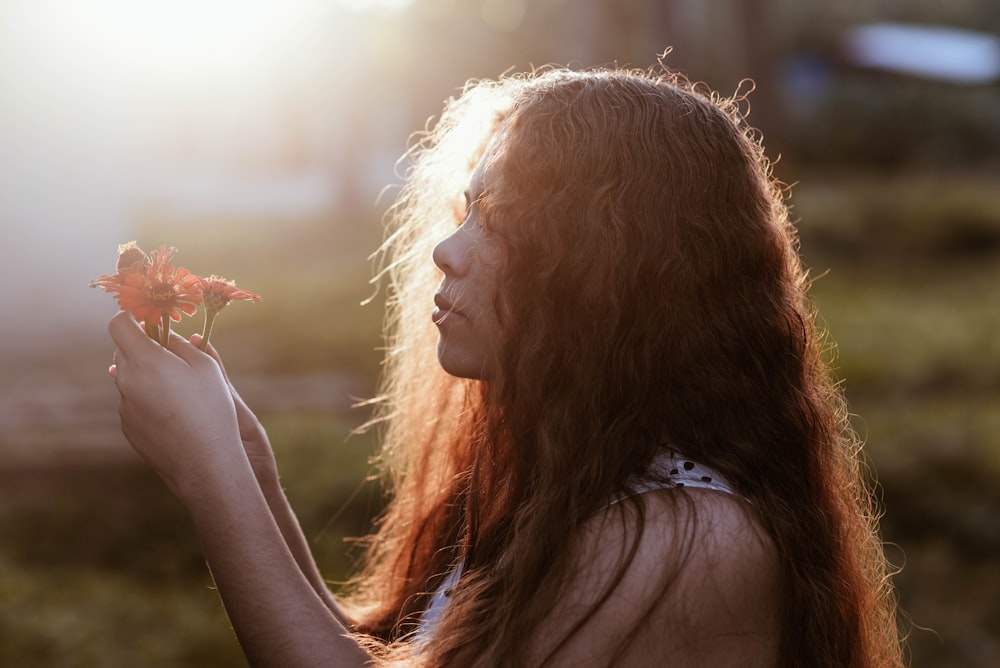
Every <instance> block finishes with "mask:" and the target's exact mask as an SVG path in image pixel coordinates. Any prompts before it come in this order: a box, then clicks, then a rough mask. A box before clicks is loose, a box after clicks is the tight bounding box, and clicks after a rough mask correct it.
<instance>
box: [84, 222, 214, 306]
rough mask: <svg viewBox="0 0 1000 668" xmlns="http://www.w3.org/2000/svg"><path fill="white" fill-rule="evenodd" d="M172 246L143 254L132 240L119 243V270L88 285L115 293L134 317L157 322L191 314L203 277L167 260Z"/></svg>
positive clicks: (199, 293)
mask: <svg viewBox="0 0 1000 668" xmlns="http://www.w3.org/2000/svg"><path fill="white" fill-rule="evenodd" d="M174 252H175V249H173V248H167V247H166V246H160V248H159V249H158V250H156V251H153V252H152V253H150V254H148V255H147V254H146V253H144V252H143V251H142V249H140V248H139V247H138V246H137V245H136V244H135V242H134V241H133V242H130V243H128V244H124V245H122V246H119V247H118V265H117V269H118V273H117V274H115V275H114V276H108V275H104V276H101V277H100V278H98V279H96V280H94V281H91V283H90V285H91V287H101V288H104V290H105V291H106V292H113V293H115V299H116V300H117V301H118V305H119V306H120V307H121V308H122V309H124V310H126V311H129V312H130V313H131V314H132V315H133V316H135V318H136V320H142V321H145V322H146V323H158V322H160V321H161V320H163V321H166V318H167V317H169V318H170V319H171V320H180V319H181V313H186V314H187V315H194V312H195V310H196V309H197V306H198V304H200V303H201V282H202V279H201V278H200V277H198V276H195V275H194V274H192V273H191V272H190V271H188V270H187V269H184V268H183V267H174V266H172V265H169V264H167V263H168V262H169V261H170V258H172V257H173V255H174Z"/></svg>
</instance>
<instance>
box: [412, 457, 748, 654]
mask: <svg viewBox="0 0 1000 668" xmlns="http://www.w3.org/2000/svg"><path fill="white" fill-rule="evenodd" d="M649 472H650V476H649V477H646V476H643V477H642V478H639V479H636V480H634V481H632V482H630V483H629V484H628V492H627V493H623V494H618V495H616V496H615V497H614V498H612V499H611V501H610V502H609V503H608V505H607V506H605V507H610V506H613V505H614V504H616V503H618V502H619V501H622V500H623V499H624V498H625V497H626V496H627V495H628V494H645V493H647V492H655V491H657V490H661V489H674V488H677V487H698V488H701V489H712V490H715V491H717V492H724V493H726V494H734V495H735V494H736V491H735V490H734V489H733V488H732V487H731V486H730V484H729V483H728V482H727V481H726V479H725V478H723V477H722V476H721V475H719V474H718V473H717V472H716V471H714V470H713V469H710V468H708V467H707V466H702V465H701V464H698V463H697V462H693V461H691V460H690V459H686V458H685V457H684V455H682V454H680V453H679V452H676V451H674V450H665V451H663V452H661V453H660V454H658V455H657V456H656V457H654V458H653V462H652V464H651V465H650V467H649ZM461 576H462V564H458V565H457V566H455V567H454V568H452V569H451V571H450V572H449V573H448V576H447V577H446V578H445V579H444V582H442V583H441V585H440V586H439V587H438V588H437V591H435V592H434V596H433V597H431V602H430V603H429V604H428V605H427V609H426V610H425V611H424V614H423V616H422V617H421V618H420V625H419V627H418V628H417V631H416V636H415V637H416V640H417V641H418V642H421V643H425V642H427V640H429V639H430V637H431V635H433V633H434V625H435V624H436V623H437V620H438V618H439V617H440V616H441V613H442V612H443V611H444V609H445V607H446V606H447V605H448V597H449V596H451V590H452V589H453V588H454V587H455V585H456V584H458V579H459V578H460V577H461Z"/></svg>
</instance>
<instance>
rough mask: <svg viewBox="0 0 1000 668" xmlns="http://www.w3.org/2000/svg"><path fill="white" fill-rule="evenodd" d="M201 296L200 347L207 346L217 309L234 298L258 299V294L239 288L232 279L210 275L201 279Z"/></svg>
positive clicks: (203, 348) (204, 348) (204, 347)
mask: <svg viewBox="0 0 1000 668" xmlns="http://www.w3.org/2000/svg"><path fill="white" fill-rule="evenodd" d="M201 296H202V298H203V299H204V300H205V328H204V329H203V330H202V333H201V349H202V350H206V349H207V348H208V339H209V337H211V336H212V325H214V324H215V316H217V315H219V311H221V310H222V309H224V308H225V307H226V306H228V305H229V302H231V301H232V300H234V299H245V300H247V301H255V302H259V301H260V296H259V295H255V294H254V293H252V292H250V291H249V290H240V289H239V288H237V287H236V284H235V283H233V282H232V281H229V280H226V279H225V278H222V277H221V276H216V275H214V274H213V275H211V276H209V277H208V278H203V279H201Z"/></svg>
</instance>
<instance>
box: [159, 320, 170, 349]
mask: <svg viewBox="0 0 1000 668" xmlns="http://www.w3.org/2000/svg"><path fill="white" fill-rule="evenodd" d="M161 321H162V322H163V324H162V325H161V326H160V345H161V346H163V347H164V348H166V347H167V346H168V345H170V315H169V314H167V313H164V314H163V317H162V318H161Z"/></svg>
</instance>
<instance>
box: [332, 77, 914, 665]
mask: <svg viewBox="0 0 1000 668" xmlns="http://www.w3.org/2000/svg"><path fill="white" fill-rule="evenodd" d="M493 137H495V138H496V141H495V142H494V146H495V147H496V148H495V149H494V150H493V151H492V153H491V161H492V163H493V165H492V168H493V169H494V170H495V172H494V173H495V174H496V179H495V184H496V185H494V186H493V187H491V188H490V189H488V190H487V192H485V193H484V194H483V196H482V198H481V199H480V200H479V205H480V207H481V209H480V212H481V213H480V216H481V219H482V220H483V221H484V226H485V228H486V233H487V234H491V235H493V236H494V238H495V239H496V240H497V241H498V243H499V245H500V247H501V248H502V249H503V252H504V258H505V262H504V270H503V271H502V272H501V278H500V281H499V284H498V286H497V296H496V307H497V310H498V313H499V315H500V320H501V323H502V328H503V331H502V332H501V334H502V335H501V337H500V339H501V340H502V341H503V344H502V345H501V346H500V348H499V349H498V350H497V351H496V355H497V360H498V364H497V365H496V368H497V369H498V371H497V373H496V377H495V378H491V380H490V382H489V383H485V382H481V381H469V380H460V379H457V378H452V377H450V376H448V375H446V374H445V373H444V372H443V371H442V370H441V369H440V368H439V367H438V365H437V363H436V358H435V341H436V332H435V331H434V329H433V325H432V323H431V320H430V316H429V304H430V297H431V295H432V294H433V291H434V287H435V285H436V283H437V282H438V280H439V278H440V276H439V275H438V274H437V272H436V270H435V269H434V267H433V265H432V263H431V261H430V255H431V248H432V247H433V244H434V243H435V242H436V241H437V240H439V239H441V238H443V237H444V236H446V235H447V234H448V232H449V231H450V230H451V229H453V228H454V226H455V224H456V223H455V220H456V217H455V215H454V212H453V209H454V207H456V206H458V202H459V201H460V196H461V193H462V191H463V190H464V188H465V187H466V185H467V182H468V178H469V174H470V172H471V170H472V167H473V165H474V164H475V163H476V162H477V160H478V159H479V158H480V156H481V155H482V154H483V152H484V150H485V147H486V144H487V142H488V141H489V140H490V139H491V138H493ZM411 157H412V158H413V160H414V166H413V170H412V173H411V174H410V178H409V179H408V183H407V185H406V187H405V188H404V190H403V191H402V193H401V196H400V198H399V200H398V202H397V205H396V207H395V208H394V210H393V213H394V216H393V222H394V227H393V231H392V234H391V235H390V236H389V238H388V240H387V243H386V246H385V251H386V252H385V255H384V256H383V257H384V258H385V263H386V264H385V267H384V270H385V272H386V273H387V274H388V275H389V277H390V282H391V289H392V292H391V294H390V300H389V301H390V304H389V320H388V325H389V353H388V355H387V359H386V372H385V378H384V386H383V392H382V395H381V398H380V401H381V402H382V403H381V409H382V413H381V417H382V418H383V419H384V424H385V431H384V438H385V447H384V450H383V453H382V462H383V464H384V479H385V480H386V481H387V482H388V485H389V489H390V492H391V494H392V497H391V502H390V504H389V506H388V509H387V510H386V512H385V514H384V515H383V516H382V517H381V518H380V520H379V524H378V526H377V530H376V533H375V534H374V535H373V536H372V537H371V542H370V548H369V551H368V555H367V561H366V563H365V567H364V569H363V570H362V572H361V573H360V574H359V576H358V577H357V578H356V580H355V581H354V582H353V587H352V588H351V590H350V591H351V596H350V598H349V599H348V607H349V609H350V610H351V614H353V615H354V618H355V619H356V620H357V623H358V630H359V631H360V632H363V633H368V634H372V636H375V637H378V638H380V639H381V640H382V641H388V642H389V645H388V646H389V647H391V648H392V651H391V652H387V653H386V654H385V656H386V657H387V660H388V657H397V658H398V657H406V658H407V660H408V661H413V662H420V663H425V664H428V665H494V664H497V663H504V664H505V665H518V664H519V663H520V662H522V661H523V660H524V658H525V657H524V656H522V655H521V654H520V653H519V652H520V650H519V649H518V647H519V645H521V643H520V642H519V641H520V639H522V638H524V637H525V634H527V633H530V630H531V628H532V626H533V625H534V624H536V623H537V622H538V620H539V619H541V618H542V617H544V615H545V614H546V613H547V612H548V611H549V609H550V608H551V606H552V600H551V597H552V596H553V595H554V592H557V591H558V586H556V587H555V588H553V585H552V583H559V582H561V578H563V577H564V576H565V575H566V570H567V569H568V568H569V566H568V557H567V555H566V554H564V553H565V551H566V550H565V549H564V548H565V546H566V545H567V544H569V543H570V538H571V537H572V536H573V534H574V532H575V531H576V530H577V529H578V528H579V527H580V525H581V524H582V523H583V522H584V521H585V520H586V519H587V518H588V517H589V516H591V515H592V514H593V513H594V512H595V511H597V510H599V509H600V508H601V507H603V506H604V505H605V504H606V503H607V500H608V499H609V498H611V496H613V495H614V494H615V493H619V492H621V491H622V490H623V489H624V488H625V487H626V483H627V481H628V480H629V479H630V477H633V476H635V475H641V474H642V473H643V472H644V471H646V470H647V468H648V467H649V465H650V462H651V461H652V459H653V457H654V456H655V455H656V454H657V452H658V451H660V450H661V449H662V448H663V447H664V444H669V445H670V447H673V448H675V449H678V450H680V451H682V452H683V453H684V454H685V455H686V456H687V457H689V458H691V459H693V460H696V461H698V462H700V463H702V464H704V465H707V466H709V467H711V468H714V469H715V470H717V471H718V472H720V473H721V474H723V476H724V477H725V478H726V479H727V480H728V481H730V483H731V484H732V485H733V486H734V487H735V489H736V491H737V492H738V493H739V494H740V495H742V496H744V497H745V498H747V499H748V500H749V501H750V502H751V510H750V512H751V514H752V516H753V517H754V518H755V520H756V521H757V522H758V523H759V524H760V526H761V527H763V529H764V530H765V531H766V533H767V534H768V535H769V536H770V538H771V540H772V541H773V544H774V546H775V547H776V550H777V554H778V558H779V561H780V565H781V569H782V579H783V583H784V586H783V590H782V592H781V600H782V611H781V612H782V615H783V633H782V637H781V645H780V658H781V663H782V665H787V666H801V665H808V666H830V667H833V666H837V667H838V668H842V667H845V666H856V667H859V668H860V667H868V666H897V665H900V664H901V663H902V659H901V652H900V645H899V640H898V634H897V631H896V625H895V618H894V610H895V607H894V597H893V593H892V589H891V586H890V584H889V581H888V574H887V569H886V562H885V559H884V556H883V552H882V548H881V543H880V541H879V539H878V534H877V520H876V513H875V508H874V506H873V503H872V500H871V495H870V492H869V489H868V488H867V487H866V485H865V482H864V480H863V477H862V475H861V471H860V468H859V466H860V464H859V444H858V442H857V439H856V437H855V436H854V434H853V432H852V431H851V429H850V427H849V424H848V421H847V415H846V411H845V407H844V401H843V398H842V396H841V394H840V392H839V391H838V389H837V387H836V385H835V383H834V382H833V381H832V379H831V378H830V375H829V372H828V369H827V366H826V364H825V363H824V360H823V352H824V345H825V342H824V339H823V337H822V336H821V333H820V331H819V329H818V328H817V325H816V323H815V320H814V313H813V311H812V307H811V305H810V302H809V300H808V298H807V295H806V291H807V279H806V273H805V271H804V270H803V267H802V264H801V262H800V260H799V256H798V252H797V251H798V249H797V237H796V234H795V231H794V229H793V227H792V226H791V224H790V223H789V221H788V215H787V209H786V206H785V204H784V198H783V192H782V190H781V188H780V187H779V186H778V184H777V183H776V182H775V181H774V179H773V178H772V176H771V173H770V168H769V164H768V162H767V160H766V158H765V156H764V154H763V150H762V147H761V145H760V143H759V141H758V140H757V138H756V136H755V135H754V133H753V132H752V131H751V130H750V129H749V128H748V127H747V125H746V124H745V121H744V118H743V117H742V115H741V114H740V112H739V109H738V102H737V101H736V100H734V99H723V98H720V97H718V96H716V95H714V94H712V93H710V92H707V91H704V90H702V89H700V88H698V87H697V86H694V85H691V84H689V83H688V82H686V81H685V80H683V79H682V78H681V77H679V76H677V75H675V74H671V73H669V72H663V73H651V72H639V71H624V70H596V71H588V72H573V71H568V70H562V69H553V70H546V71H544V72H539V73H536V74H532V75H527V76H512V77H507V78H504V79H502V80H500V81H488V82H478V83H476V84H471V85H470V86H469V87H467V89H466V90H465V91H464V93H463V95H462V96H460V97H459V98H458V99H457V100H453V101H451V102H450V104H449V105H448V106H447V107H446V109H445V112H444V115H443V117H442V118H441V120H440V121H439V122H438V124H437V125H436V127H435V128H434V130H433V131H431V132H429V133H427V134H426V136H425V137H424V138H423V140H422V142H421V143H419V144H418V145H417V146H416V147H415V150H414V151H413V153H412V156H411ZM459 219H460V217H459ZM636 540H638V538H637V539H636ZM460 561H461V562H462V563H463V564H464V567H465V568H464V571H463V577H462V580H461V582H460V584H459V586H458V587H456V588H455V595H454V596H453V597H452V601H451V604H450V606H449V608H448V610H447V611H446V612H445V614H444V615H443V617H442V618H441V621H440V624H439V626H438V628H437V631H436V633H435V635H434V637H433V638H432V639H431V640H430V641H429V643H428V644H426V646H424V645H421V649H420V651H419V653H418V654H416V655H415V656H414V652H413V651H412V649H413V647H414V644H413V643H408V642H407V638H408V635H407V634H408V633H409V632H410V631H412V630H413V628H414V623H415V622H416V621H417V619H418V618H419V615H420V614H421V612H422V610H423V608H424V607H425V606H426V604H427V602H428V598H429V592H431V591H433V589H434V588H435V587H436V586H437V585H438V584H439V583H440V581H441V579H442V576H443V574H444V573H445V572H446V571H447V570H448V569H449V568H450V567H451V566H453V565H454V564H456V563H458V562H460ZM667 570H668V569H666V567H665V574H664V586H665V587H666V586H669V578H670V573H668V572H666V571H667ZM372 646H373V647H375V646H376V645H375V644H374V643H373V645H372Z"/></svg>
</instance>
